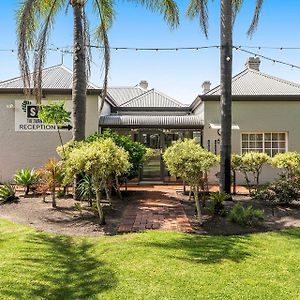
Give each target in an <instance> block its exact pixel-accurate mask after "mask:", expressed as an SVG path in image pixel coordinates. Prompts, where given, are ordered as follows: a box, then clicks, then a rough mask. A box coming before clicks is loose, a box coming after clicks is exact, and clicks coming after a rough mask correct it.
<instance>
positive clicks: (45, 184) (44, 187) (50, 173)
mask: <svg viewBox="0 0 300 300" xmlns="http://www.w3.org/2000/svg"><path fill="white" fill-rule="evenodd" d="M62 173H63V170H62V164H61V163H60V162H58V161H57V160H56V159H55V158H52V159H49V160H48V161H47V163H46V164H45V165H44V166H43V167H42V168H41V169H40V170H39V175H40V180H39V184H38V190H41V191H43V192H44V193H46V192H47V191H50V192H51V195H52V207H56V197H55V192H56V190H55V189H56V187H58V186H59V180H60V179H61V176H62Z"/></svg>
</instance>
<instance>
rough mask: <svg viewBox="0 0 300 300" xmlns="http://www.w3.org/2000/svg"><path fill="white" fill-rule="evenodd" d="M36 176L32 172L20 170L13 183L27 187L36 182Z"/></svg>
mask: <svg viewBox="0 0 300 300" xmlns="http://www.w3.org/2000/svg"><path fill="white" fill-rule="evenodd" d="M37 178H38V175H37V173H36V172H35V171H34V170H29V169H22V170H19V171H17V173H16V175H15V182H16V183H19V184H21V185H24V186H27V185H31V184H33V183H35V182H36V181H37Z"/></svg>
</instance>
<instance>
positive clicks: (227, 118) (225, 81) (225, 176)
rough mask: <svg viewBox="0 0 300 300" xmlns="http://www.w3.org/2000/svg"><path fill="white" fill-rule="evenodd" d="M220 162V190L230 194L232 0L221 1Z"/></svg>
mask: <svg viewBox="0 0 300 300" xmlns="http://www.w3.org/2000/svg"><path fill="white" fill-rule="evenodd" d="M220 20H221V51H220V62H221V97H220V104H221V149H220V150H221V151H220V154H221V162H220V190H221V191H222V192H225V193H228V194H230V192H231V190H230V185H231V178H230V177H231V172H230V170H231V168H230V165H231V124H232V121H231V98H232V93H231V80H232V0H221V16H220Z"/></svg>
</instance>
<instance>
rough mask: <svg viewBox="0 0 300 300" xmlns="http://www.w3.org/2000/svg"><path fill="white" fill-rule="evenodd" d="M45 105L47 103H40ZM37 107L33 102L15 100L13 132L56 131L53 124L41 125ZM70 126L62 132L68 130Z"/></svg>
mask: <svg viewBox="0 0 300 300" xmlns="http://www.w3.org/2000/svg"><path fill="white" fill-rule="evenodd" d="M42 103H43V104H47V101H42ZM38 110H39V107H38V106H37V105H36V101H35V100H15V131H25V132H27V131H56V130H57V126H56V125H54V124H50V125H48V124H43V122H42V121H41V120H40V119H39V117H38ZM71 128H72V127H71V126H70V125H68V126H65V127H63V128H62V129H63V130H70V129H71Z"/></svg>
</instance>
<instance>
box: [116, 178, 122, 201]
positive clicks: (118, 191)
mask: <svg viewBox="0 0 300 300" xmlns="http://www.w3.org/2000/svg"><path fill="white" fill-rule="evenodd" d="M116 188H117V193H118V196H119V199H120V200H122V199H123V197H122V193H121V189H120V183H119V178H118V176H116Z"/></svg>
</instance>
